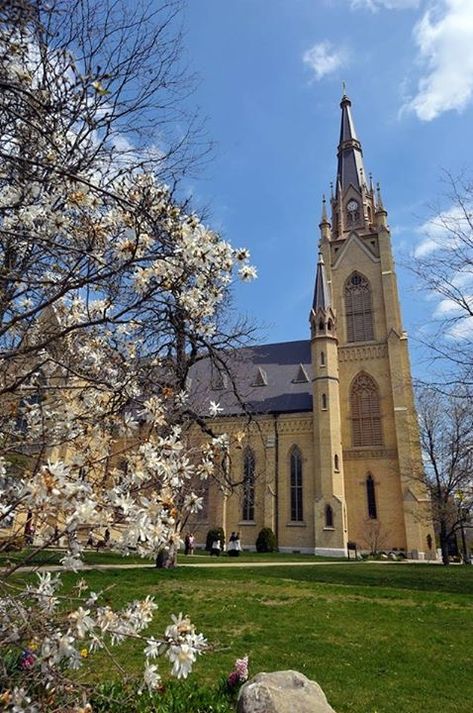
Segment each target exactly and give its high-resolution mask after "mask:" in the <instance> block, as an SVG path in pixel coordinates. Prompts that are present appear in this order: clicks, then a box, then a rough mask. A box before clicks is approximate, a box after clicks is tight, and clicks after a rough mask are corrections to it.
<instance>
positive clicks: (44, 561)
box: [0, 549, 327, 566]
mask: <svg viewBox="0 0 473 713" xmlns="http://www.w3.org/2000/svg"><path fill="white" fill-rule="evenodd" d="M32 552H33V550H32V549H24V550H21V551H12V552H0V566H1V565H4V564H6V563H7V562H11V563H17V562H21V561H23V560H24V559H25V558H26V557H28V556H29V555H31V553H32ZM63 556H64V550H58V549H52V550H41V551H40V552H36V553H35V554H34V556H33V557H32V558H31V559H29V560H28V564H29V565H31V566H42V565H56V564H60V560H61V558H62V557H63ZM285 560H286V561H291V562H309V561H312V562H313V561H327V558H326V557H325V558H324V557H316V556H314V555H304V554H299V553H294V554H292V553H288V552H268V553H266V554H260V553H257V552H242V553H241V554H240V557H239V558H238V559H235V560H233V559H229V558H228V557H227V555H226V554H222V555H221V556H220V557H210V555H209V554H208V553H207V552H206V551H205V550H196V551H195V554H194V555H193V556H191V557H186V556H185V555H184V554H183V553H182V552H181V553H180V554H179V563H180V564H193V563H194V564H195V563H196V562H197V563H202V564H204V563H210V562H211V563H212V564H222V563H223V564H228V563H229V562H232V563H233V562H274V561H285ZM84 561H85V562H86V564H120V565H121V564H153V561H152V560H151V559H142V558H141V557H137V556H135V555H130V556H128V557H125V558H124V557H123V556H122V555H121V554H119V553H117V552H111V551H105V552H104V551H103V550H101V551H99V552H96V551H95V550H86V551H85V553H84Z"/></svg>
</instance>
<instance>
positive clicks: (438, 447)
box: [417, 387, 473, 565]
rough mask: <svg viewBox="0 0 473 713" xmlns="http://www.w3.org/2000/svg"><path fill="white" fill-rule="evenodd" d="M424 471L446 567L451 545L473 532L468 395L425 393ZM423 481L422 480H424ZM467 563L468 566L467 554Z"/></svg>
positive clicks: (472, 426)
mask: <svg viewBox="0 0 473 713" xmlns="http://www.w3.org/2000/svg"><path fill="white" fill-rule="evenodd" d="M417 410H418V415H419V426H420V437H421V446H422V452H423V456H424V467H425V475H426V479H427V483H428V486H429V490H430V494H431V499H432V514H433V519H434V526H435V528H436V530H437V533H438V537H439V543H440V548H441V550H442V561H443V563H444V564H445V565H447V564H448V563H449V543H450V542H451V540H452V539H453V538H456V537H457V536H458V535H459V534H462V536H463V546H464V547H465V549H466V545H465V538H464V532H465V529H466V528H470V527H471V516H472V514H473V403H472V401H471V399H470V398H469V396H468V395H467V394H465V392H463V393H460V394H459V393H458V392H456V393H451V394H445V393H444V392H443V391H440V390H439V389H436V388H432V387H430V388H428V387H424V388H422V389H420V390H419V392H418V398H417ZM419 477H423V474H419ZM464 561H465V563H468V561H469V559H468V557H467V553H466V552H464Z"/></svg>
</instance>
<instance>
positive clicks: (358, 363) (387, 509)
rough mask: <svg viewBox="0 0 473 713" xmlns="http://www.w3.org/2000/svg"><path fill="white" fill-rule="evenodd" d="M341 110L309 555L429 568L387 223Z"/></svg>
mask: <svg viewBox="0 0 473 713" xmlns="http://www.w3.org/2000/svg"><path fill="white" fill-rule="evenodd" d="M340 108H341V125H340V139H339V144H338V153H337V176H336V181H335V190H333V188H332V191H331V196H330V207H331V221H329V219H328V215H327V209H326V204H325V198H324V201H323V207H322V219H321V222H320V226H319V227H320V254H319V259H318V264H317V275H316V282H315V294H314V301H313V306H312V310H311V314H310V324H311V345H312V366H313V374H314V381H313V422H314V426H313V428H314V463H315V479H316V498H315V518H316V522H315V531H316V543H315V549H316V552H318V551H320V552H322V551H324V554H330V553H331V552H333V554H335V550H338V551H339V552H340V551H342V550H344V548H345V547H346V542H347V539H348V540H352V541H354V542H356V543H357V545H358V547H359V549H362V550H370V549H375V548H376V549H378V550H398V551H401V552H402V551H403V552H405V553H406V554H407V555H408V556H413V557H419V558H422V557H424V556H425V557H434V552H433V551H428V542H429V541H430V542H431V540H429V538H428V537H427V536H428V535H431V536H433V527H432V520H431V515H430V501H429V498H428V495H427V491H426V488H425V485H424V483H423V481H422V477H421V473H422V457H421V451H420V445H419V435H418V430H417V420H416V414H415V407H414V397H413V388H412V381H411V374H410V365H409V355H408V348H407V335H406V332H405V331H404V329H403V326H402V321H401V311H400V305H399V297H398V289H397V281H396V274H395V264H394V259H393V255H392V248H391V234H390V230H389V226H388V222H387V215H388V214H387V211H386V209H385V207H384V204H383V200H382V197H381V190H380V187H379V184H378V186H377V189H376V190H375V188H374V185H373V181H372V178H371V175H369V177H368V180H367V178H366V172H365V168H364V163H363V152H362V147H361V142H360V140H359V139H358V136H357V134H356V131H355V125H354V122H353V117H352V113H351V101H350V99H349V98H348V96H347V95H346V94H344V95H343V97H342V100H341V103H340ZM329 508H330V509H329ZM331 516H333V518H332V520H331ZM330 522H331V523H332V524H331V527H330V525H329V523H330ZM319 548H320V550H319ZM329 550H330V551H331V552H329Z"/></svg>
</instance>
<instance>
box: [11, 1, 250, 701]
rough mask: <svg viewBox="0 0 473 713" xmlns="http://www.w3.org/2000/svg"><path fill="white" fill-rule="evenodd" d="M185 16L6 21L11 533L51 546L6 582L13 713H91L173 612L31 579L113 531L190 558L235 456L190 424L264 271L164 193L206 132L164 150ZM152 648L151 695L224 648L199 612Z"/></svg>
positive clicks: (61, 15)
mask: <svg viewBox="0 0 473 713" xmlns="http://www.w3.org/2000/svg"><path fill="white" fill-rule="evenodd" d="M176 9H177V3H175V2H167V3H164V4H163V6H162V8H161V9H160V11H159V12H158V11H155V12H150V11H147V10H144V11H143V12H142V14H138V13H137V11H136V12H135V11H133V12H132V14H131V15H127V14H126V11H125V5H124V4H123V5H122V4H121V3H120V2H118V3H115V2H114V3H111V4H110V6H108V7H107V6H106V5H105V7H104V4H103V3H98V4H97V5H96V6H94V5H92V4H91V3H89V2H86V0H78V1H77V3H72V4H71V3H69V2H67V3H62V2H57V3H56V4H55V3H49V2H48V3H43V2H42V1H41V0H37V1H36V2H33V1H28V2H26V0H24V1H23V2H22V1H21V0H17V1H12V2H8V3H4V4H3V5H2V8H1V10H0V22H1V24H0V84H1V93H0V158H1V162H0V269H1V280H2V290H1V293H0V352H1V363H0V395H1V396H2V399H3V401H2V403H3V406H4V407H3V408H2V410H1V416H0V424H1V441H0V447H1V454H2V460H1V472H0V527H1V528H2V529H1V537H2V546H3V547H4V548H5V549H9V548H11V547H13V546H15V545H16V544H17V543H18V542H19V541H20V540H22V539H23V538H24V540H25V541H26V543H30V544H33V545H34V547H33V550H32V552H31V553H30V554H28V555H26V557H25V558H24V559H23V561H20V562H18V563H16V564H15V565H12V566H9V567H7V568H5V570H4V571H3V572H2V576H1V582H0V586H1V590H2V591H1V595H2V599H1V603H0V612H1V614H0V616H1V620H2V625H1V629H0V645H1V646H2V647H3V648H2V651H7V652H8V655H7V656H6V657H4V659H3V661H2V664H0V679H1V688H2V690H3V693H2V694H1V695H2V703H3V704H4V705H5V707H6V709H7V710H14V711H22V710H31V711H33V710H51V711H53V710H69V709H70V710H87V692H86V690H84V691H79V687H78V685H77V684H73V683H72V682H71V680H69V676H68V671H69V670H70V669H75V668H78V667H79V666H80V665H81V662H82V658H83V653H84V652H87V653H88V652H93V651H94V650H96V649H99V648H106V649H107V650H108V647H109V646H110V645H114V644H117V643H120V642H121V641H123V640H124V638H126V637H127V636H133V637H138V636H144V634H143V633H142V632H143V631H144V629H145V628H146V626H147V625H148V624H149V622H150V621H151V617H152V613H153V610H154V608H155V604H154V602H153V601H152V600H151V599H149V598H148V599H146V600H145V601H144V602H133V603H132V604H130V605H129V606H128V607H126V608H125V609H124V610H123V611H120V612H114V611H112V610H111V608H110V607H108V606H105V605H103V603H102V601H101V596H100V593H94V592H90V591H88V590H87V588H86V585H85V583H83V582H82V583H79V585H78V588H77V591H76V592H75V595H76V596H75V597H74V599H70V600H66V601H65V602H64V601H62V600H61V597H60V593H59V592H60V586H61V581H60V577H59V575H57V574H56V575H54V576H53V575H52V574H51V573H40V574H39V575H38V581H37V583H36V584H30V585H28V587H26V588H23V589H22V588H21V587H19V586H18V584H17V581H16V580H15V578H14V576H13V575H14V573H15V571H16V570H17V569H18V567H19V566H20V565H21V564H27V563H28V560H29V559H30V558H32V557H33V556H34V554H35V551H36V550H37V549H38V548H47V547H49V546H50V545H52V544H58V543H61V544H63V545H64V546H65V548H66V552H65V554H64V557H63V559H62V564H63V566H64V567H65V568H70V569H73V570H77V569H78V568H80V566H81V553H82V550H83V547H84V542H85V539H86V537H84V532H85V533H86V536H87V535H88V536H89V537H91V536H92V535H93V534H94V533H95V532H97V531H98V532H99V533H103V532H104V531H105V532H106V533H107V539H108V538H110V539H111V541H112V542H113V545H114V547H115V548H116V549H119V550H121V551H122V552H123V553H124V554H126V553H129V552H131V551H132V552H137V553H138V554H141V555H143V556H147V555H149V556H154V555H155V554H156V553H157V552H158V551H159V550H160V549H161V548H162V547H165V546H166V547H168V548H170V549H171V550H172V549H173V548H175V547H176V543H177V540H178V538H179V522H180V521H181V520H182V518H183V517H184V515H185V513H188V512H190V513H192V512H196V511H197V510H198V509H199V507H200V504H201V503H200V498H199V497H198V495H197V494H196V492H195V491H194V490H193V488H192V483H193V482H195V481H196V480H200V479H206V478H208V477H209V476H210V477H211V476H212V474H213V472H214V465H215V462H216V460H217V459H218V460H219V461H220V462H221V461H222V460H224V459H225V458H226V457H227V456H226V453H227V440H226V438H225V437H222V436H219V437H214V436H213V435H212V433H211V432H209V433H208V439H207V442H206V445H205V446H204V447H203V448H199V450H198V452H197V450H195V452H192V451H190V450H189V448H188V445H187V439H186V432H187V426H188V423H189V419H190V418H191V417H195V418H196V419H197V420H198V421H199V422H200V423H201V424H204V423H205V421H204V419H203V416H204V415H205V412H207V413H208V412H209V405H204V407H203V411H202V413H200V414H199V413H196V412H195V408H194V409H190V408H189V407H188V404H187V398H188V394H187V390H186V386H187V376H188V371H189V368H190V366H191V365H192V364H193V363H194V362H195V361H196V360H197V359H199V358H202V356H204V355H209V354H212V353H213V352H214V351H216V352H219V351H220V350H221V349H222V347H228V346H231V344H232V343H234V340H238V338H239V336H240V335H241V332H240V331H239V330H238V329H235V328H229V329H224V324H225V321H224V319H223V305H224V303H225V300H226V297H227V295H228V289H229V286H230V284H231V282H232V279H233V276H234V274H235V273H237V274H238V276H239V277H240V278H241V279H243V280H248V279H252V278H253V277H255V270H254V268H252V267H251V266H250V265H249V264H248V257H249V256H248V253H247V251H246V250H244V249H239V250H235V249H234V248H233V247H232V246H231V245H230V244H229V243H227V242H225V241H223V240H222V239H221V238H220V237H219V236H218V235H217V234H215V233H214V232H213V231H211V230H210V229H208V228H207V227H206V226H205V225H203V224H202V222H201V221H200V220H199V218H198V217H197V216H196V215H195V214H193V213H191V212H190V211H189V210H188V208H187V207H186V206H182V205H179V204H178V202H177V201H176V200H175V199H174V197H173V193H172V191H171V190H170V189H169V188H168V187H167V186H166V185H165V184H164V183H163V176H165V175H166V174H168V175H170V176H175V175H176V170H177V167H178V165H179V160H178V157H181V156H182V153H181V148H182V146H183V142H184V138H186V137H187V136H188V132H185V136H184V138H183V137H182V136H181V137H180V140H179V141H178V142H177V145H176V144H172V138H173V137H172V136H171V137H170V138H169V137H167V139H164V138H163V142H164V143H163V146H164V148H163V147H160V148H159V150H158V149H157V148H156V147H155V146H154V147H153V146H152V147H151V149H150V148H149V144H145V143H144V138H143V137H144V133H143V132H144V130H145V129H147V128H149V127H150V126H151V125H152V121H153V116H154V113H153V111H152V109H156V107H157V105H158V103H159V97H161V96H162V94H163V92H164V94H165V95H166V91H167V90H169V87H170V86H171V94H172V88H173V85H172V84H171V85H170V76H171V75H170V72H171V69H172V67H173V66H174V65H175V62H176V54H175V53H176V48H177V45H176V44H175V42H174V41H173V40H172V39H170V38H169V35H168V32H169V26H170V22H171V21H172V19H173V18H174V15H175V12H176ZM66 11H67V12H66ZM157 13H158V15H157ZM159 13H161V14H159ZM157 17H158V19H160V22H161V24H160V26H159V28H156V26H155V23H156V19H157ZM97 23H98V24H97ZM158 30H159V31H158ZM145 50H146V51H145ZM152 59H154V60H156V59H158V60H159V61H160V63H159V64H158V65H157V66H155V70H156V71H155V72H154V73H153V75H152V78H151V79H146V78H147V77H148V76H149V69H150V62H151V60H152ZM158 69H159V71H158ZM156 73H157V74H156ZM156 76H157V77H158V79H159V81H158V80H156ZM177 78H178V79H179V80H181V75H180V74H179V72H178V76H177ZM165 109H166V111H165V118H164V119H163V123H164V124H166V122H167V121H168V116H169V114H168V113H167V112H169V111H170V110H171V105H170V106H168V107H165ZM130 132H131V133H133V132H134V134H135V143H134V144H132V143H131V141H130ZM137 137H138V138H137ZM174 138H175V137H174ZM120 147H121V149H120ZM215 408H216V405H214V406H212V405H211V406H210V411H212V410H215ZM143 642H144V643H143V646H144V654H145V658H146V666H145V673H144V683H143V686H145V687H146V688H148V689H150V690H151V689H153V688H155V687H156V686H157V684H158V682H159V674H158V672H157V666H156V663H154V662H153V659H155V658H156V657H157V656H158V655H159V654H163V655H165V656H166V657H167V658H168V659H169V661H170V663H171V664H172V672H173V673H174V674H175V675H177V676H178V677H183V676H184V677H185V676H187V674H188V672H189V671H190V669H191V666H192V663H193V662H194V661H195V658H196V656H197V655H198V653H200V652H201V651H202V650H203V648H204V646H205V639H204V638H203V637H202V635H200V634H196V633H195V630H194V627H193V625H192V624H191V622H190V621H189V620H188V619H187V618H186V617H182V616H181V615H180V616H179V617H176V618H175V619H174V621H173V623H172V624H171V625H170V626H168V627H167V629H166V630H165V633H164V635H163V637H162V638H161V639H159V640H155V639H150V638H148V639H147V638H146V637H145V636H144V638H143Z"/></svg>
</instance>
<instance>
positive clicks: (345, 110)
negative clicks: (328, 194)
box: [337, 94, 364, 193]
mask: <svg viewBox="0 0 473 713" xmlns="http://www.w3.org/2000/svg"><path fill="white" fill-rule="evenodd" d="M340 107H341V110H342V119H341V125H340V142H339V144H338V166H337V188H338V186H339V187H340V188H341V190H342V193H344V192H345V190H346V189H347V188H348V186H349V185H350V184H351V185H353V186H354V187H355V188H357V189H358V190H360V189H361V178H362V176H364V167H363V153H362V150H361V143H360V142H359V140H358V137H357V135H356V131H355V125H354V123H353V117H352V115H351V108H350V107H351V101H350V99H349V98H348V97H347V95H346V94H344V95H343V97H342V101H341V103H340Z"/></svg>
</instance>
